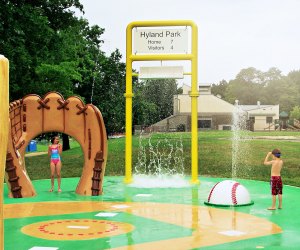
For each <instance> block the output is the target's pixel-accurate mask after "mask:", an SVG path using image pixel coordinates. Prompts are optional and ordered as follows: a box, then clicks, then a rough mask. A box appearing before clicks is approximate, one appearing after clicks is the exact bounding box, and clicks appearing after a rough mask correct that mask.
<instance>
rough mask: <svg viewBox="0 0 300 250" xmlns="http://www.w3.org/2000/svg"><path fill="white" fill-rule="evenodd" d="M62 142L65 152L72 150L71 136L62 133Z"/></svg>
mask: <svg viewBox="0 0 300 250" xmlns="http://www.w3.org/2000/svg"><path fill="white" fill-rule="evenodd" d="M62 141H63V151H66V150H69V149H70V141H69V136H68V135H67V134H64V133H62Z"/></svg>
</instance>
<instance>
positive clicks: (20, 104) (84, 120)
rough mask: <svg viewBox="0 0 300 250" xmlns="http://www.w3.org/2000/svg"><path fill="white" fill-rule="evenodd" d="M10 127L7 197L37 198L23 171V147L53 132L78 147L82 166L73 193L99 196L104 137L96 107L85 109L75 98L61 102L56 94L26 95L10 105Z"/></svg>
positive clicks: (104, 155)
mask: <svg viewBox="0 0 300 250" xmlns="http://www.w3.org/2000/svg"><path fill="white" fill-rule="evenodd" d="M9 123H10V126H9V138H8V148H7V156H6V169H5V171H6V174H5V180H6V183H7V185H8V187H9V190H10V192H9V196H11V197H15V198H21V197H31V196H34V195H36V191H35V190H34V187H33V185H32V183H31V181H30V179H29V177H28V175H27V172H26V168H25V159H24V155H25V149H26V145H27V144H28V143H29V142H30V140H32V139H33V138H35V137H36V136H38V135H39V134H41V133H47V132H53V131H55V132H62V133H65V134H68V135H70V136H72V137H74V138H75V139H76V140H77V141H78V142H79V144H80V145H81V148H82V151H83V154H84V166H83V170H82V175H81V178H80V181H79V183H78V185H77V188H76V193H77V194H80V195H92V196H96V195H100V194H102V184H103V177H104V172H105V165H106V160H107V136H106V130H105V125H104V121H103V118H102V115H101V112H100V111H99V109H98V108H97V107H95V106H94V105H92V104H87V105H84V103H83V102H82V100H81V99H80V98H78V97H76V96H71V97H69V98H68V99H67V100H64V98H63V97H62V96H61V95H60V94H59V93H57V92H49V93H47V94H46V95H45V96H44V97H43V98H41V97H40V96H38V95H27V96H25V97H24V98H23V99H21V100H18V101H14V102H12V103H10V106H9Z"/></svg>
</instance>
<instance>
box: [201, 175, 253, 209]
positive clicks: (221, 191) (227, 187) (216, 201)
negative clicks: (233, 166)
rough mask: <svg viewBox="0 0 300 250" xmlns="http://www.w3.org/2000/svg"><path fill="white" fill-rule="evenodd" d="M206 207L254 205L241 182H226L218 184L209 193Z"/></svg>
mask: <svg viewBox="0 0 300 250" xmlns="http://www.w3.org/2000/svg"><path fill="white" fill-rule="evenodd" d="M204 203H205V204H206V205H216V206H246V205H252V204H253V201H251V198H250V194H249V192H248V190H247V189H246V188H245V187H244V186H243V185H241V184H240V183H239V182H236V181H232V180H225V181H221V182H218V183H217V184H216V185H214V186H213V187H212V189H211V190H210V192H209V195H208V198H207V201H205V202H204Z"/></svg>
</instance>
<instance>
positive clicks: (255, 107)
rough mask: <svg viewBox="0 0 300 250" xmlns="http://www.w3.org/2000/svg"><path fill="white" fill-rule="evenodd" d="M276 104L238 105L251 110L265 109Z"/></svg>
mask: <svg viewBox="0 0 300 250" xmlns="http://www.w3.org/2000/svg"><path fill="white" fill-rule="evenodd" d="M273 106H276V105H261V104H260V105H239V107H240V108H241V109H242V110H244V111H251V110H256V109H265V108H270V107H273Z"/></svg>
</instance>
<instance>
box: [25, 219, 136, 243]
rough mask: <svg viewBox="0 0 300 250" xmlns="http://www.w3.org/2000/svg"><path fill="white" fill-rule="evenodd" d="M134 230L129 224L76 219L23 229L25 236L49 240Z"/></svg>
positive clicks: (84, 237)
mask: <svg viewBox="0 0 300 250" xmlns="http://www.w3.org/2000/svg"><path fill="white" fill-rule="evenodd" d="M133 229H134V226H133V225H131V224H128V223H123V222H116V221H107V220H91V219H75V220H51V221H42V222H38V223H33V224H30V225H27V226H24V227H23V228H22V230H21V231H22V232H23V233H24V234H28V235H30V236H33V237H37V238H42V239H47V240H86V239H96V238H102V237H110V236H115V235H119V234H125V233H128V232H130V231H132V230H133Z"/></svg>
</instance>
